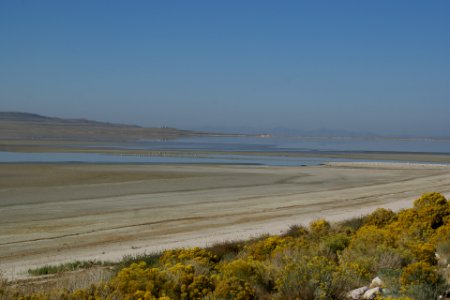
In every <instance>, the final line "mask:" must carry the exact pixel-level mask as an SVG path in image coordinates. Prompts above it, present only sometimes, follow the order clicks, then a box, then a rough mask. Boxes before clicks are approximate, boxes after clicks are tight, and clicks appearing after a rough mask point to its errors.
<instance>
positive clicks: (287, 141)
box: [0, 137, 450, 166]
mask: <svg viewBox="0 0 450 300" xmlns="http://www.w3.org/2000/svg"><path fill="white" fill-rule="evenodd" d="M74 147H80V146H79V145H74ZM91 147H95V148H101V147H105V148H112V149H124V150H125V149H142V150H161V151H163V150H193V151H194V150H203V151H221V152H232V151H244V152H249V151H257V152H260V155H258V156H246V155H234V154H231V153H230V154H221V155H208V156H204V155H203V156H199V157H169V156H166V157H164V156H142V155H140V156H137V155H136V156H133V155H113V154H96V153H16V152H0V162H86V163H94V162H99V163H211V164H217V163H220V164H256V165H271V166H301V165H305V166H311V165H319V164H322V163H325V162H330V161H331V162H332V161H360V160H351V159H334V158H327V157H321V158H317V157H314V152H321V153H326V152H330V153H333V152H357V151H387V152H426V153H450V140H390V139H343V138H340V139H338V138H257V137H251V138H250V137H229V138H227V137H202V138H184V139H176V140H166V141H161V140H160V141H140V142H135V143H126V144H117V145H107V146H100V145H97V146H91ZM273 151H277V152H308V153H310V154H311V157H273V156H264V152H273Z"/></svg>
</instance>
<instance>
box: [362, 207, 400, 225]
mask: <svg viewBox="0 0 450 300" xmlns="http://www.w3.org/2000/svg"><path fill="white" fill-rule="evenodd" d="M396 219H397V215H396V214H395V213H394V212H393V211H392V210H390V209H385V208H377V209H376V210H375V211H374V212H373V213H371V214H370V215H367V216H366V217H365V218H363V220H364V225H374V226H377V227H384V226H386V225H388V224H390V223H392V222H394V221H395V220H396Z"/></svg>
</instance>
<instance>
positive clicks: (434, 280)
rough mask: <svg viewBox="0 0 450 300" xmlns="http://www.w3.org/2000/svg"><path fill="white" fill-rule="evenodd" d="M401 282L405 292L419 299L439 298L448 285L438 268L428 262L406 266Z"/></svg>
mask: <svg viewBox="0 0 450 300" xmlns="http://www.w3.org/2000/svg"><path fill="white" fill-rule="evenodd" d="M400 283H401V285H402V292H403V293H404V294H406V295H407V296H409V297H411V298H413V299H418V300H426V299H437V297H438V296H439V295H440V294H442V293H443V292H444V291H445V290H446V287H447V286H446V284H445V282H444V280H443V278H442V277H441V276H440V275H439V273H438V272H437V268H436V267H434V266H431V265H429V264H428V263H426V262H417V263H413V264H410V265H408V266H406V267H405V268H404V269H403V272H402V274H401V276H400Z"/></svg>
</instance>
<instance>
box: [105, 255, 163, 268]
mask: <svg viewBox="0 0 450 300" xmlns="http://www.w3.org/2000/svg"><path fill="white" fill-rule="evenodd" d="M160 257H161V253H150V254H147V253H143V254H136V255H126V256H124V257H123V258H122V259H121V260H120V262H119V263H117V264H115V265H114V269H115V271H116V272H119V271H120V270H122V269H123V268H126V267H129V266H131V265H132V264H133V263H140V262H145V263H146V265H147V266H156V265H157V264H158V263H159V258H160Z"/></svg>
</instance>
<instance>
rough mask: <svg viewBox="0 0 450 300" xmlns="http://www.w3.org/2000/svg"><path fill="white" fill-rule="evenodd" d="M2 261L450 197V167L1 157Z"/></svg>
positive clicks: (143, 245)
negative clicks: (4, 160) (429, 195)
mask: <svg viewBox="0 0 450 300" xmlns="http://www.w3.org/2000/svg"><path fill="white" fill-rule="evenodd" d="M0 178H1V180H0V269H1V270H2V271H3V272H4V274H5V275H6V276H7V277H9V278H19V277H22V276H25V275H26V270H27V269H28V268H34V267H38V266H42V265H45V264H57V263H62V262H67V261H73V260H76V259H78V260H85V259H98V260H119V259H120V258H122V256H123V255H126V254H133V253H143V252H153V251H159V250H162V249H167V248H173V247H182V246H193V245H198V246H204V245H209V244H211V243H214V242H219V241H224V240H230V239H246V238H249V237H252V236H255V235H259V234H263V233H272V234H277V233H280V232H281V231H284V230H286V229H287V228H288V227H289V226H290V225H293V224H307V223H309V222H310V221H311V220H313V219H317V218H322V217H324V218H327V219H329V220H341V219H345V218H349V217H352V216H358V215H362V214H366V213H368V212H370V211H372V210H373V209H375V208H376V207H387V208H392V209H400V208H404V207H410V206H411V205H412V201H413V200H414V199H415V198H417V197H418V196H419V195H420V194H422V193H424V192H430V191H436V192H441V193H443V194H445V195H446V196H449V195H450V168H449V167H448V166H440V165H426V164H389V163H353V164H352V163H336V164H330V165H326V166H315V167H267V166H238V165H118V164H116V165H106V164H1V165H0Z"/></svg>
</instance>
